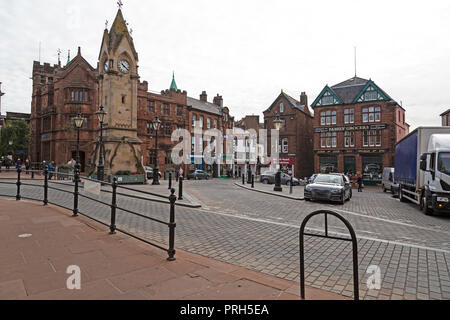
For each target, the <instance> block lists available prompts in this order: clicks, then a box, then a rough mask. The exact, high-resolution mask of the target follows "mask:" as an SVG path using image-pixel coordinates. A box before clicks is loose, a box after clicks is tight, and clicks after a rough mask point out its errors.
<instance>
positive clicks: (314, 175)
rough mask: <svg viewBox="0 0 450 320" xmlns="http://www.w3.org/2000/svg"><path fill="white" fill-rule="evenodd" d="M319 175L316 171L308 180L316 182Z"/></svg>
mask: <svg viewBox="0 0 450 320" xmlns="http://www.w3.org/2000/svg"><path fill="white" fill-rule="evenodd" d="M316 177H317V173H314V174H313V175H312V176H311V177H310V178H309V179H308V182H309V183H313V182H314V179H315V178H316Z"/></svg>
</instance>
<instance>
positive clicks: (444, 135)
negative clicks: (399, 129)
mask: <svg viewBox="0 0 450 320" xmlns="http://www.w3.org/2000/svg"><path fill="white" fill-rule="evenodd" d="M394 177H395V181H396V182H397V183H398V184H399V198H400V201H402V202H405V201H411V202H413V203H415V204H418V205H419V206H420V209H421V210H423V211H424V213H425V214H427V215H430V214H432V213H433V212H450V127H419V128H417V129H416V130H414V131H413V132H411V133H410V134H408V135H407V136H406V137H405V138H403V139H402V140H401V141H399V142H398V143H397V145H396V148H395V173H394Z"/></svg>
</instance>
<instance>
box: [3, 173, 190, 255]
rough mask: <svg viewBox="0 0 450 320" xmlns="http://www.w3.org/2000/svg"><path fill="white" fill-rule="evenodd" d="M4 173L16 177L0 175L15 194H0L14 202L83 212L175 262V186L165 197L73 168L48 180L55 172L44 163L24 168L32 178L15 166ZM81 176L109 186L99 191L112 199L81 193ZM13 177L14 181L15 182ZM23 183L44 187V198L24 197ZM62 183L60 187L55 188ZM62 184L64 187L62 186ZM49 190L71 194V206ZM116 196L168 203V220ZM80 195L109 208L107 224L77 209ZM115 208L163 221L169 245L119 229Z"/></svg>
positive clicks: (144, 217)
mask: <svg viewBox="0 0 450 320" xmlns="http://www.w3.org/2000/svg"><path fill="white" fill-rule="evenodd" d="M7 172H16V173H17V176H14V177H2V176H0V185H15V186H16V194H15V195H14V196H13V195H11V194H2V193H0V196H4V197H15V199H16V200H17V201H20V200H21V199H26V200H33V201H42V202H43V204H44V205H48V204H52V205H56V206H59V207H62V208H64V209H67V210H70V211H72V213H73V216H74V217H76V216H78V215H82V216H85V217H87V218H89V219H92V220H94V221H96V222H98V223H100V224H102V225H105V226H107V227H108V228H109V233H110V234H115V233H116V231H119V232H122V233H124V234H126V235H128V236H130V237H133V238H135V239H137V240H140V241H143V242H145V243H147V244H149V245H152V246H154V247H156V248H159V249H161V250H164V251H166V252H167V253H168V255H169V257H168V258H167V260H169V261H174V260H175V252H176V251H175V247H174V245H175V228H176V223H175V202H176V200H177V196H176V195H175V189H173V188H171V189H170V195H169V196H165V195H161V194H157V193H153V192H147V191H143V190H138V189H133V188H130V187H125V186H122V185H119V184H118V183H117V178H116V177H114V179H113V182H112V183H108V182H104V181H98V180H95V179H92V178H89V177H83V176H81V175H80V174H79V172H78V171H77V170H75V172H74V173H73V174H71V173H58V174H59V175H64V176H65V177H67V178H68V179H69V181H64V182H63V181H53V180H51V179H52V177H55V178H56V172H53V171H49V170H48V166H45V167H44V168H43V170H31V169H30V170H27V172H28V173H29V174H31V178H26V179H23V176H22V173H23V170H22V168H18V169H8V170H6V169H3V170H2V173H7ZM34 174H38V175H42V176H43V179H42V178H41V179H34ZM81 179H85V180H86V181H91V182H95V183H99V184H101V186H109V187H111V190H106V189H103V188H102V187H100V194H102V193H103V194H111V200H110V201H105V200H99V199H95V198H94V197H92V196H88V195H86V194H83V193H80V183H81ZM14 180H15V181H14ZM24 181H34V183H28V182H24ZM22 186H28V187H34V188H42V189H43V198H42V199H37V198H33V197H27V196H24V195H23V194H22V192H21V191H22V190H21V189H22ZM58 186H61V187H58ZM62 186H64V187H62ZM181 188H182V181H181ZM118 189H119V190H120V189H124V190H126V191H128V192H120V191H118ZM49 190H55V191H58V192H63V193H68V194H70V195H72V196H73V206H72V207H71V208H70V207H67V206H65V205H63V204H61V203H58V202H57V201H52V199H49ZM129 191H132V192H134V193H140V194H143V195H147V196H149V195H150V196H154V197H158V198H164V199H168V200H169V201H168V202H167V201H163V200H158V199H150V198H146V197H144V196H138V195H135V194H131V193H130V192H129ZM117 196H120V197H122V198H121V199H127V198H131V199H137V200H142V201H148V202H157V203H165V204H169V206H170V209H169V221H168V222H167V221H163V220H161V219H157V218H154V217H150V216H147V215H145V214H142V213H139V212H136V211H133V210H131V209H130V208H125V207H124V206H119V205H118V202H117ZM80 198H85V199H88V200H90V201H94V202H95V203H98V204H101V205H104V206H106V207H109V208H110V223H109V224H108V223H105V222H103V221H101V220H99V219H96V218H94V217H92V216H90V215H89V214H87V213H83V212H81V211H80V209H79V200H80ZM179 198H180V199H182V191H180V194H179ZM117 210H120V211H123V212H126V213H129V214H132V215H134V216H137V217H140V218H143V219H146V220H149V221H152V222H155V223H159V224H163V225H166V226H167V227H168V228H169V240H168V244H169V245H168V248H165V247H163V246H161V245H159V244H156V243H152V242H151V241H149V240H146V239H144V238H142V237H139V236H138V235H136V234H133V233H131V232H129V231H126V230H123V229H120V228H118V227H117V226H116V218H117Z"/></svg>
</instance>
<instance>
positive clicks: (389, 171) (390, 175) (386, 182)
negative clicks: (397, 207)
mask: <svg viewBox="0 0 450 320" xmlns="http://www.w3.org/2000/svg"><path fill="white" fill-rule="evenodd" d="M394 172H395V169H394V168H384V169H383V178H382V181H381V188H382V189H383V192H386V191H388V190H389V191H390V192H392V193H393V194H394V193H395V191H396V190H397V189H398V184H396V183H395V182H394Z"/></svg>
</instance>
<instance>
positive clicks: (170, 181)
mask: <svg viewBox="0 0 450 320" xmlns="http://www.w3.org/2000/svg"><path fill="white" fill-rule="evenodd" d="M170 189H172V173H169V190H170Z"/></svg>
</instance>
